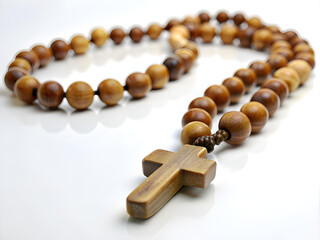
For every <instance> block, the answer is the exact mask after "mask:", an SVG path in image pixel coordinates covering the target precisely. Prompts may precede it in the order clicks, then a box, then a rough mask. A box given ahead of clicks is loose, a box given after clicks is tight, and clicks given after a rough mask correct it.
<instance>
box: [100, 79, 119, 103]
mask: <svg viewBox="0 0 320 240" xmlns="http://www.w3.org/2000/svg"><path fill="white" fill-rule="evenodd" d="M123 91H124V89H123V87H122V85H121V84H120V83H119V82H118V81H117V80H114V79H106V80H103V81H102V82H101V83H100V84H99V87H98V92H99V98H100V99H101V101H102V102H104V103H105V104H108V105H109V106H113V105H115V104H117V103H118V102H119V101H120V100H121V98H122V96H123Z"/></svg>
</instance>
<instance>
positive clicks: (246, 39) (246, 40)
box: [238, 27, 255, 48]
mask: <svg viewBox="0 0 320 240" xmlns="http://www.w3.org/2000/svg"><path fill="white" fill-rule="evenodd" d="M254 32H255V29H254V28H253V27H248V28H246V29H243V30H240V31H239V32H238V38H239V41H240V46H241V47H246V48H247V47H250V46H251V43H252V38H253V34H254Z"/></svg>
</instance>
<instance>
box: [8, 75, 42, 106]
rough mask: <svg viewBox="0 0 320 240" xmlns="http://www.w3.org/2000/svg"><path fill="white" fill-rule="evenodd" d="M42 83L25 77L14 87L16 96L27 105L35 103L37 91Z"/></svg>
mask: <svg viewBox="0 0 320 240" xmlns="http://www.w3.org/2000/svg"><path fill="white" fill-rule="evenodd" d="M39 86H40V83H39V82H38V80H37V79H35V78H33V77H31V76H23V77H22V78H20V79H19V80H18V81H17V82H16V84H15V85H14V94H15V95H16V96H17V97H18V98H19V99H20V100H21V101H23V102H25V103H27V104H31V103H33V101H34V100H36V99H37V90H38V88H39Z"/></svg>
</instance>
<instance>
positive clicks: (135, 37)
mask: <svg viewBox="0 0 320 240" xmlns="http://www.w3.org/2000/svg"><path fill="white" fill-rule="evenodd" d="M129 36H130V38H131V40H132V41H133V42H135V43H138V42H140V41H141V39H142V38H143V36H144V32H143V31H142V29H141V28H139V27H134V28H132V29H131V30H130V33H129Z"/></svg>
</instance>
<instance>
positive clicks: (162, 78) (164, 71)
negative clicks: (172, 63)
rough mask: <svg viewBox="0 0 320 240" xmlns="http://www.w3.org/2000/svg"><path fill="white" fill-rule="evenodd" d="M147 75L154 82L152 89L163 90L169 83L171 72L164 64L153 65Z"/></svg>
mask: <svg viewBox="0 0 320 240" xmlns="http://www.w3.org/2000/svg"><path fill="white" fill-rule="evenodd" d="M146 73H147V74H148V75H149V76H150V78H151V81H152V89H160V88H163V87H164V86H165V85H166V83H167V82H168V81H169V70H168V68H167V67H166V66H165V65H163V64H154V65H151V66H150V67H149V68H148V69H147V71H146Z"/></svg>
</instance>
